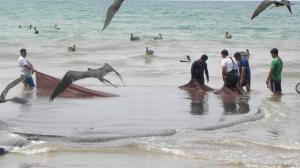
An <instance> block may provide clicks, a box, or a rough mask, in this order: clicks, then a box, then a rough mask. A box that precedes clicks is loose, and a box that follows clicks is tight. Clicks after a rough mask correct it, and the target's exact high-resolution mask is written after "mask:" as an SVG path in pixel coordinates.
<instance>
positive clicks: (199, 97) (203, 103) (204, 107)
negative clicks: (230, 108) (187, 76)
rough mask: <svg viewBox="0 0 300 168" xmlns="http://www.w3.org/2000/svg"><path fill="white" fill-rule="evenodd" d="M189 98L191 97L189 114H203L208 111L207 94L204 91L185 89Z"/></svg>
mask: <svg viewBox="0 0 300 168" xmlns="http://www.w3.org/2000/svg"><path fill="white" fill-rule="evenodd" d="M187 93H188V94H189V96H190V97H189V99H191V114H192V115H204V114H207V113H208V110H209V108H208V103H207V101H208V95H207V94H206V93H205V92H202V91H197V90H187Z"/></svg>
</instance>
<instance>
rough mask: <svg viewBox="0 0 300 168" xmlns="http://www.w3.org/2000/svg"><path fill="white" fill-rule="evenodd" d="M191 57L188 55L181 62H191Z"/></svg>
mask: <svg viewBox="0 0 300 168" xmlns="http://www.w3.org/2000/svg"><path fill="white" fill-rule="evenodd" d="M191 61H192V60H191V57H190V56H189V55H186V56H185V58H184V59H180V60H179V62H191Z"/></svg>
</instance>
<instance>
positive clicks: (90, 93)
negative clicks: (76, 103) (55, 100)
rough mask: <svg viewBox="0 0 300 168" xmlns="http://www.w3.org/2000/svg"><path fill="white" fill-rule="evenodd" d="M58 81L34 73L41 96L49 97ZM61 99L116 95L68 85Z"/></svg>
mask: <svg viewBox="0 0 300 168" xmlns="http://www.w3.org/2000/svg"><path fill="white" fill-rule="evenodd" d="M59 82H60V79H58V78H55V77H52V76H50V75H47V74H44V73H41V72H36V85H37V89H38V93H39V94H42V95H43V96H50V95H51V94H52V92H53V90H54V89H55V88H56V86H57V85H58V83H59ZM60 96H62V97H70V98H81V97H95V96H97V97H115V96H117V95H114V94H111V93H106V92H100V91H95V90H91V89H87V88H84V87H81V86H78V85H75V84H72V85H70V86H69V87H68V88H67V89H66V90H65V91H64V92H63V93H62V94H60Z"/></svg>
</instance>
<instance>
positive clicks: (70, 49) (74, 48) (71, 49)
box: [68, 44, 76, 51]
mask: <svg viewBox="0 0 300 168" xmlns="http://www.w3.org/2000/svg"><path fill="white" fill-rule="evenodd" d="M68 51H76V47H75V44H74V45H73V47H68Z"/></svg>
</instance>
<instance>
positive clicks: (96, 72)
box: [50, 63, 123, 102]
mask: <svg viewBox="0 0 300 168" xmlns="http://www.w3.org/2000/svg"><path fill="white" fill-rule="evenodd" d="M110 72H114V73H116V74H117V76H118V77H119V78H120V80H121V81H122V82H123V78H122V76H121V75H120V74H119V73H118V72H117V71H116V70H115V69H114V68H113V67H112V66H110V65H109V64H107V63H105V64H104V65H103V67H101V68H98V69H91V68H88V70H87V71H68V72H67V73H66V74H65V76H64V77H63V79H62V80H61V82H60V83H59V84H58V85H57V86H56V88H55V90H54V91H53V93H52V95H51V97H50V102H52V101H53V100H54V98H55V97H57V96H58V95H59V94H60V93H62V92H63V91H64V90H65V89H66V88H67V87H68V86H69V85H71V84H72V83H73V82H75V81H77V80H80V79H84V78H90V77H92V78H97V79H99V80H100V82H102V83H104V84H106V83H108V84H110V85H112V86H114V87H117V86H116V85H114V84H112V83H111V82H110V81H109V80H107V79H105V78H103V77H104V76H105V75H106V74H108V73H110Z"/></svg>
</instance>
